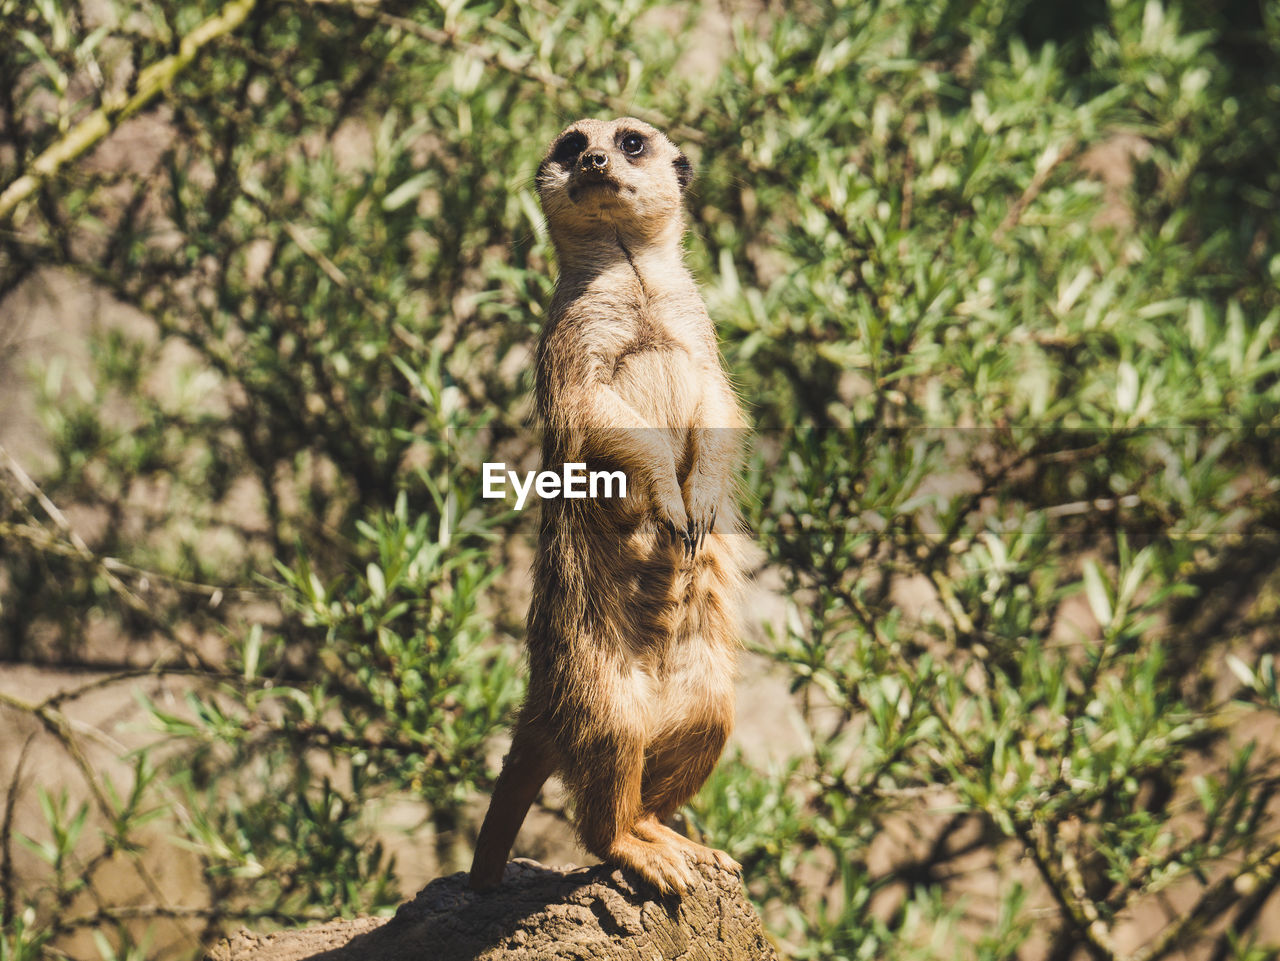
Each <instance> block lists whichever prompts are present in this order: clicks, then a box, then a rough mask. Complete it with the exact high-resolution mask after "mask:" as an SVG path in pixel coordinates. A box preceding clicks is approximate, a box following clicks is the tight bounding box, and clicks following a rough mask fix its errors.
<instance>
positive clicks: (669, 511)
mask: <svg viewBox="0 0 1280 961" xmlns="http://www.w3.org/2000/svg"><path fill="white" fill-rule="evenodd" d="M654 502H655V505H656V506H655V510H656V512H657V515H658V522H659V523H660V524H661V525H662V526H663V527H665V528H666V529H667V532H668V533H670V534H671V536H672V538H674V539H677V540H679V541H680V542H681V544H683V545H684V550H685V553H689V552H690V551H691V550H692V544H693V541H692V535H691V532H690V528H691V525H690V521H689V514H688V512H687V511H686V510H685V507H684V499H683V498H682V497H681V496H680V492H679V491H673V492H672V493H671V495H669V496H667V497H665V498H659V497H655V498H654Z"/></svg>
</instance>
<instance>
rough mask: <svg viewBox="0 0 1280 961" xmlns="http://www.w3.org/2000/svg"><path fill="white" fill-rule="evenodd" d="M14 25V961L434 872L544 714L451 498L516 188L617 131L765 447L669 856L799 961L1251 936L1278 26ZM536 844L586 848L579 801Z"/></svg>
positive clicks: (1256, 10) (529, 282)
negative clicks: (674, 205)
mask: <svg viewBox="0 0 1280 961" xmlns="http://www.w3.org/2000/svg"><path fill="white" fill-rule="evenodd" d="M0 18H2V20H0V44H2V46H0V51H2V53H0V798H2V802H0V959H3V961H26V959H35V958H40V959H50V958H66V957H70V958H75V959H98V958H101V959H113V958H121V959H124V958H129V959H140V958H162V959H182V958H193V957H197V956H199V955H200V953H201V952H202V950H204V949H205V948H206V947H207V946H208V945H209V944H210V943H211V942H212V941H213V940H215V939H216V938H218V937H220V936H221V935H222V934H223V933H224V932H226V931H228V930H233V929H235V928H238V927H240V926H241V925H248V926H249V927H251V928H254V929H258V930H264V929H268V928H270V927H272V926H279V925H295V924H300V923H304V922H306V921H308V920H312V919H321V918H329V917H332V916H335V915H339V914H353V913H356V912H374V913H376V912H386V911H389V910H391V909H393V908H394V906H395V905H396V904H397V903H398V902H399V901H400V900H402V899H404V898H406V897H408V896H411V895H412V894H413V893H414V891H416V890H417V888H418V887H420V886H421V885H422V884H424V883H426V881H428V880H429V879H430V878H432V877H435V876H437V875H439V874H442V873H449V872H453V871H457V870H461V869H464V868H465V867H466V865H467V864H468V862H469V857H470V851H471V845H472V843H473V840H474V837H475V832H476V829H477V827H478V821H479V818H480V817H481V816H482V814H483V810H484V806H485V803H486V800H487V792H488V790H489V789H490V788H491V786H492V783H493V779H494V776H495V774H496V771H497V767H498V764H499V763H500V760H501V757H502V753H503V750H504V746H505V740H504V739H505V737H506V724H507V722H508V720H509V718H510V715H511V712H512V709H513V708H514V706H515V705H516V704H517V703H518V699H519V697H520V694H521V691H522V684H523V681H522V668H521V663H520V658H521V642H522V637H523V618H524V613H525V607H526V604H527V601H528V590H529V578H528V566H529V559H530V556H531V544H532V535H533V526H534V524H533V520H534V515H535V514H536V512H532V513H531V512H528V511H526V512H525V515H529V516H525V515H516V514H514V513H513V512H510V511H507V510H505V509H503V507H502V506H501V505H499V504H495V503H494V502H491V501H482V500H481V499H480V498H479V493H480V484H479V477H478V474H477V471H476V462H477V460H478V459H492V460H505V461H507V462H508V463H509V464H511V465H513V466H514V465H515V464H517V463H522V462H523V463H525V464H526V467H527V466H531V464H530V462H529V458H530V457H531V456H533V448H534V440H533V437H532V434H531V432H530V430H529V425H530V402H529V400H530V390H531V387H532V372H531V364H532V349H533V346H534V344H535V342H536V338H537V335H538V331H539V328H540V324H541V322H542V319H543V317H544V315H545V313H546V310H547V306H548V304H549V300H550V292H551V290H552V286H553V278H554V263H553V258H552V254H551V250H550V246H549V242H548V239H547V236H546V232H545V229H544V226H543V224H542V222H541V216H540V213H539V211H538V205H537V200H536V196H535V194H534V192H533V187H532V177H533V173H534V171H535V169H536V166H537V163H538V161H539V159H540V157H541V155H542V153H543V151H544V150H545V149H546V145H547V144H548V143H549V142H550V141H551V139H552V138H553V137H554V136H555V134H556V133H557V132H558V131H559V130H560V129H561V128H562V127H563V126H564V125H565V124H566V123H567V122H569V121H571V120H574V119H577V118H579V117H583V116H593V117H610V116H618V115H624V114H630V115H634V116H638V117H640V118H642V119H645V120H648V121H650V122H652V123H654V124H655V125H657V126H659V127H660V128H662V129H664V130H666V131H668V132H669V134H670V135H671V137H672V139H673V140H675V141H676V142H677V143H678V144H679V145H680V146H681V147H682V148H683V149H684V150H685V151H686V152H687V153H688V155H689V156H690V157H691V159H692V160H693V162H694V165H695V169H696V171H697V178H696V180H695V182H694V184H693V187H692V189H691V193H690V196H689V202H688V208H689V220H690V226H691V230H690V235H689V238H688V242H687V259H688V262H689V264H690V266H691V267H692V269H693V270H694V273H695V275H696V277H697V279H698V281H699V283H700V284H701V286H702V289H703V291H704V294H705V297H706V300H707V302H708V306H709V309H710V312H711V315H712V318H713V319H714V321H715V322H716V324H717V327H718V329H719V332H720V338H721V344H722V349H723V352H724V355H725V359H726V364H727V366H728V368H729V370H730V371H731V373H732V376H733V378H734V380H735V383H736V384H737V386H738V387H739V389H740V392H741V395H742V397H743V398H744V400H745V402H746V404H747V406H748V408H749V411H750V419H751V421H752V423H753V424H754V425H755V427H756V432H755V436H754V440H753V442H752V445H751V446H752V455H751V465H750V470H749V474H748V478H747V485H746V486H747V491H746V513H747V517H748V521H749V525H750V529H751V530H750V536H751V537H752V539H753V540H754V541H755V543H756V545H757V548H758V557H757V568H758V569H757V571H756V577H755V587H754V588H753V591H752V595H751V599H750V604H749V610H748V612H747V614H748V621H749V624H750V627H749V630H748V634H747V636H746V637H745V638H744V643H745V644H746V646H747V648H748V653H747V655H746V657H745V659H744V668H743V675H742V681H741V686H740V692H739V712H740V714H741V723H740V725H739V730H738V732H737V734H736V735H735V739H734V741H733V743H732V744H731V746H730V749H729V751H728V752H727V753H726V756H725V759H724V760H723V762H722V763H721V765H720V767H719V769H718V770H717V772H716V773H715V775H714V776H713V778H712V780H711V781H710V782H709V783H708V785H707V786H706V788H705V789H704V790H703V791H702V793H701V794H700V796H699V797H698V799H697V801H696V803H695V804H694V805H692V806H691V808H690V809H689V810H688V811H687V812H686V821H687V824H688V827H689V830H690V832H691V833H692V834H694V835H695V836H699V837H702V838H704V839H706V840H707V841H708V842H709V843H712V844H714V845H716V846H718V847H721V848H724V849H726V850H727V851H729V852H730V853H731V854H732V855H733V857H735V858H736V859H738V860H739V861H741V862H742V864H743V866H744V869H745V881H746V886H747V890H748V892H749V894H750V896H751V898H752V899H753V901H754V902H755V904H756V905H757V906H758V908H759V910H760V912H761V914H762V916H763V917H764V919H765V922H766V925H767V927H768V930H769V931H770V933H771V936H772V937H773V938H775V939H776V941H777V944H778V946H779V948H780V950H781V951H782V952H783V953H784V954H785V955H786V956H788V957H792V958H823V959H828V958H835V959H854V958H871V957H875V958H881V959H921V961H923V959H951V958H957V959H997V958H1010V959H1012V958H1018V959H1025V961H1040V959H1043V961H1076V959H1080V961H1083V959H1095V961H1096V959H1130V961H1159V959H1163V958H1196V959H1206V961H1226V959H1250V961H1262V959H1266V958H1276V957H1277V956H1278V954H1280V896H1277V895H1276V889H1277V887H1278V886H1280V819H1278V818H1277V815H1280V801H1277V799H1276V790H1277V787H1278V786H1280V764H1278V763H1277V750H1278V748H1280V733H1278V728H1277V717H1278V713H1280V690H1278V688H1277V680H1276V670H1275V654H1276V651H1277V648H1280V618H1278V616H1277V609H1278V608H1280V570H1278V568H1280V496H1278V489H1280V471H1278V470H1277V465H1278V464H1280V432H1278V431H1277V428H1278V427H1280V352H1278V351H1277V348H1278V347H1280V329H1278V326H1280V237H1278V235H1277V229H1278V227H1280V165H1278V164H1277V160H1276V158H1277V156H1280V3H1277V2H1275V0H1216V2H1215V0H1210V2H1177V0H1168V2H1158V0H1149V2H1126V0H1114V2H1106V0H1082V2H1078V3H1075V4H1070V5H1057V4H1036V3H1032V2H1029V0H1007V2H1001V0H955V2H948V0H882V2H874V0H868V2H830V3H808V2H802V3H790V4H778V3H766V4H761V3H757V2H737V0H733V2H730V0H725V2H724V3H723V4H721V5H717V4H714V3H706V4H702V5H699V4H680V5H674V6H673V5H666V4H662V3H654V2H649V0H609V2H605V3H598V4H583V3H568V4H564V5H558V4H554V3H550V2H545V0H536V2H531V3H527V4H524V3H522V4H503V3H496V2H488V3H468V2H464V0H458V2H449V3H417V2H414V0H387V2H384V3H376V4H375V3H357V2H347V0H228V2H218V0H129V2H124V0H0ZM476 452H485V455H484V457H483V458H477V457H476V456H474V455H475V454H476ZM487 452H495V454H496V455H497V456H492V457H490V456H488V453H487ZM516 853H517V854H521V855H527V856H534V857H538V858H540V859H543V860H547V861H550V862H551V863H571V862H575V861H577V862H580V861H582V860H583V859H585V858H586V855H585V854H583V852H581V851H580V850H579V849H578V848H577V847H576V846H575V845H574V844H573V842H572V834H571V831H570V829H569V827H568V821H567V819H566V811H565V808H564V799H563V797H562V796H560V795H559V793H558V792H557V791H556V790H554V789H550V790H548V791H547V792H546V793H545V794H544V796H543V799H542V801H541V802H540V804H539V805H538V807H537V809H536V810H535V812H534V814H533V815H532V816H531V819H530V822H529V823H528V825H527V826H526V828H525V831H524V833H523V834H522V835H521V839H520V841H519V843H518V845H517V850H516Z"/></svg>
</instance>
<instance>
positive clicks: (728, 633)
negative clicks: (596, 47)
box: [471, 117, 746, 894]
mask: <svg viewBox="0 0 1280 961" xmlns="http://www.w3.org/2000/svg"><path fill="white" fill-rule="evenodd" d="M691 177H692V168H691V166H690V163H689V160H688V159H687V158H686V157H685V156H684V154H683V153H681V152H680V150H678V149H677V148H676V147H675V145H674V144H672V143H671V141H670V140H668V139H667V137H666V136H665V135H663V134H662V133H661V132H660V131H658V130H656V129H655V128H653V127H651V126H650V125H649V124H647V123H644V122H642V121H640V120H635V119H632V118H629V117H624V118H621V119H618V120H612V121H599V120H581V121H578V122H577V123H574V124H572V125H570V126H569V127H568V128H567V129H565V130H564V132H563V133H561V134H560V136H559V137H557V138H556V140H555V141H554V143H553V144H552V145H551V148H550V150H549V151H548V153H547V155H546V157H545V159H544V160H543V161H542V163H541V164H540V166H539V167H538V173H537V178H536V183H537V187H538V193H539V196H540V198H541V201H542V209H543V213H544V214H545V216H546V222H547V227H548V230H549V232H550V236H551V239H552V242H553V244H554V246H555V251H556V258H557V261H558V264H559V276H558V278H557V282H556V288H555V295H554V297H553V299H552V305H551V310H550V313H549V316H548V319H547V323H546V325H545V328H544V329H543V332H542V336H541V339H540V341H539V344H538V350H537V370H536V399H537V410H538V414H539V416H540V418H541V420H542V424H543V440H542V460H543V468H544V469H555V468H557V467H558V466H559V465H562V464H564V463H587V464H589V465H591V466H599V467H603V468H606V469H621V470H622V471H623V472H624V473H625V475H626V477H627V479H628V488H627V494H626V496H625V497H622V498H619V499H616V500H604V499H599V500H590V499H567V498H566V499H559V500H544V501H543V502H542V518H541V526H540V529H539V539H538V548H537V554H536V558H535V561H534V589H533V598H532V602H531V604H530V609H529V618H528V655H529V687H528V695H527V697H526V699H525V702H524V705H523V707H522V708H521V711H520V713H519V715H518V718H517V721H516V724H515V729H514V733H513V738H512V744H511V749H510V752H509V753H508V754H507V757H506V760H505V762H504V764H503V768H502V772H501V774H500V775H499V777H498V781H497V784H496V786H495V788H494V792H493V798H492V800H491V802H490V806H489V811H488V814H487V815H486V816H485V819H484V823H483V825H482V827H481V829H480V836H479V839H478V841H477V843H476V851H475V858H474V860H473V862H472V865H471V885H472V887H473V888H476V889H477V890H484V889H487V888H491V887H494V886H496V885H497V884H499V883H500V882H501V880H502V875H503V870H504V868H505V865H506V861H507V856H508V853H509V852H510V850H511V846H512V844H513V843H514V841H515V837H516V834H517V832H518V831H519V829H520V825H521V823H522V822H523V820H524V818H525V815H526V814H527V812H528V809H529V806H530V804H532V802H533V800H534V799H535V797H536V796H537V794H538V791H539V790H540V789H541V787H542V785H543V783H544V782H545V781H546V780H547V778H548V777H550V776H551V775H552V774H558V775H559V776H560V778H561V780H562V781H563V783H564V784H565V786H566V788H567V789H568V792H569V794H570V797H571V799H572V802H573V810H574V821H575V824H576V828H577V833H578V836H579V838H580V839H581V841H582V844H583V846H584V847H586V848H587V849H588V850H589V851H590V852H591V853H592V854H594V855H596V856H597V857H599V858H600V859H601V860H603V861H606V862H609V863H612V864H616V865H619V866H621V867H624V868H629V869H631V870H633V871H635V872H636V873H637V874H638V875H640V876H641V877H642V878H644V879H645V880H647V881H648V882H650V883H651V884H652V885H653V886H654V887H656V888H657V889H658V891H659V892H661V893H663V894H669V893H673V892H674V893H678V894H683V893H687V892H688V891H689V889H690V888H691V886H692V885H693V884H694V883H695V873H694V867H693V866H694V865H695V864H696V863H698V862H704V863H710V864H715V865H719V866H720V867H723V868H725V869H729V870H738V865H737V864H736V863H735V862H734V861H733V860H732V859H731V858H730V857H729V856H728V855H727V854H725V853H724V852H722V851H717V850H714V849H711V848H707V847H704V846H703V845H701V844H697V843H695V842H693V841H691V840H689V839H688V838H686V837H684V836H683V835H681V834H679V833H677V832H676V831H674V830H672V829H671V828H670V827H668V826H667V825H666V824H665V823H664V822H666V821H667V820H668V819H669V818H670V817H671V816H672V815H673V814H674V813H675V811H676V810H677V809H678V808H679V807H680V806H681V805H683V804H684V803H685V802H687V801H688V800H689V799H690V798H691V797H692V796H693V795H694V793H695V792H696V791H697V790H698V789H699V788H700V787H701V786H702V784H703V782H704V781H705V780H706V779H707V777H708V775H709V774H710V773H711V770H712V768H713V767H714V766H715V764H716V761H717V760H718V758H719V756H720V753H721V751H722V750H723V748H724V744H725V741H726V739H727V738H728V735H729V732H730V730H731V728H732V726H733V717H734V675H735V664H736V660H737V650H738V646H739V636H740V632H739V625H738V620H737V615H738V611H739V608H740V593H741V589H742V586H743V582H744V577H745V575H744V570H745V557H744V555H743V549H744V547H743V543H742V541H743V532H742V530H741V527H742V523H741V519H740V516H739V513H738V508H737V486H738V479H739V474H740V470H741V460H742V433H743V429H744V428H745V426H746V422H745V419H744V416H743V413H742V411H741V408H740V405H739V403H738V399H737V397H736V396H735V394H734V391H733V389H732V387H731V386H730V383H729V379H728V377H727V376H726V374H725V371H724V368H723V366H722V363H721V359H720V352H719V347H718V344H717V340H716V334H715V330H714V328H713V326H712V324H711V320H710V318H709V317H708V315H707V310H706V306H705V305H704V304H703V301H702V298H701V296H700V295H699V293H698V289H697V287H696V285H695V284H694V281H693V277H692V275H691V274H690V273H689V270H688V268H686V267H685V265H684V260H683V252H682V247H681V242H682V238H683V235H684V229H685V226H684V212H683V199H684V192H685V189H686V187H687V186H688V184H689V182H690V179H691Z"/></svg>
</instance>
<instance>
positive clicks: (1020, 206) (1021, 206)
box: [991, 137, 1077, 240]
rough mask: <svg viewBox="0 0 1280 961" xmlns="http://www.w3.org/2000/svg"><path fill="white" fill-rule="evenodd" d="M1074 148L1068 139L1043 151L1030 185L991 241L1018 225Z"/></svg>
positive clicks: (1075, 144) (1075, 145)
mask: <svg viewBox="0 0 1280 961" xmlns="http://www.w3.org/2000/svg"><path fill="white" fill-rule="evenodd" d="M1076 147H1077V142H1076V139H1075V138H1074V137H1069V138H1068V139H1067V140H1065V141H1064V142H1062V143H1060V144H1058V145H1057V146H1054V147H1050V148H1049V149H1048V150H1046V151H1045V153H1044V154H1043V156H1041V158H1040V162H1039V163H1037V164H1036V172H1035V174H1034V175H1033V176H1032V178H1031V183H1029V184H1027V188H1026V189H1025V190H1024V191H1022V196H1021V197H1019V198H1018V199H1017V200H1015V201H1014V202H1013V206H1012V207H1010V208H1009V212H1008V213H1007V214H1005V217H1004V220H1002V221H1000V226H999V227H997V228H996V229H995V232H994V233H992V235H991V239H992V240H999V239H1000V238H1001V237H1003V236H1004V235H1005V234H1006V233H1008V232H1009V231H1010V230H1012V229H1013V228H1014V227H1016V226H1017V225H1018V221H1019V220H1021V219H1022V214H1023V211H1025V210H1026V209H1027V206H1028V205H1029V204H1030V203H1031V201H1033V200H1035V199H1036V197H1037V196H1038V195H1039V193H1040V191H1041V190H1043V189H1044V185H1045V183H1046V182H1047V181H1048V180H1049V175H1050V174H1051V173H1053V171H1054V170H1056V169H1057V168H1058V165H1059V164H1061V163H1062V162H1063V161H1064V160H1066V159H1067V158H1068V157H1070V156H1071V155H1072V154H1074V153H1075V152H1076Z"/></svg>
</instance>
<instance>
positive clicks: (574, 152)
mask: <svg viewBox="0 0 1280 961" xmlns="http://www.w3.org/2000/svg"><path fill="white" fill-rule="evenodd" d="M586 149H587V138H586V136H585V135H584V134H581V133H578V131H576V130H575V131H574V132H573V133H567V134H565V135H564V136H563V137H561V138H560V140H559V141H558V142H557V143H556V145H555V147H554V148H553V149H552V151H551V159H552V160H554V161H555V162H556V163H560V164H571V163H573V162H574V161H575V160H577V159H578V154H580V153H582V151H584V150H586Z"/></svg>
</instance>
